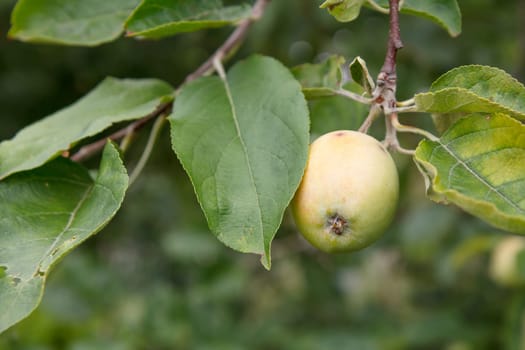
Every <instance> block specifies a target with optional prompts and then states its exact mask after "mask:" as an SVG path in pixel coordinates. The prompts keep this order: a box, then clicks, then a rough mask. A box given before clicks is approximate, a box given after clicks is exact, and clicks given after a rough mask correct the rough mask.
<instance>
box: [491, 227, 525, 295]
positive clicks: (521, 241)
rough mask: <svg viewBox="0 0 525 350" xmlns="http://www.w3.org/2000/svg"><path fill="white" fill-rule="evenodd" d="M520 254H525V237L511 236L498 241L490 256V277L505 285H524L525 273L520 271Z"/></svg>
mask: <svg viewBox="0 0 525 350" xmlns="http://www.w3.org/2000/svg"><path fill="white" fill-rule="evenodd" d="M520 254H525V238H523V237H515V236H510V237H505V238H504V239H502V240H501V241H500V242H498V244H497V245H496V247H495V248H494V250H493V251H492V255H491V258H490V267H489V274H490V277H491V278H492V279H493V280H494V281H496V282H497V283H498V284H500V285H502V286H505V287H518V286H524V285H525V274H524V273H523V272H522V271H520V264H519V261H518V258H519V256H520Z"/></svg>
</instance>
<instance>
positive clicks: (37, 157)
mask: <svg viewBox="0 0 525 350" xmlns="http://www.w3.org/2000/svg"><path fill="white" fill-rule="evenodd" d="M171 94H172V88H171V87H170V86H169V85H168V84H166V83H164V82H161V81H159V80H151V79H146V80H119V79H114V78H107V79H106V80H104V81H103V82H102V83H101V84H100V85H98V86H97V87H96V88H95V89H94V90H93V91H91V92H90V93H89V94H88V95H86V96H85V97H84V98H82V99H81V100H79V101H78V102H76V103H75V104H73V105H71V106H69V107H67V108H65V109H63V110H61V111H59V112H57V113H55V114H53V115H50V116H48V117H46V118H44V119H42V120H40V121H39V122H37V123H34V124H32V125H30V126H28V127H26V128H25V129H23V130H21V131H20V132H19V133H18V134H17V135H16V136H15V137H14V138H13V139H11V140H8V141H4V142H2V143H0V179H3V178H5V177H7V176H9V175H10V174H13V173H15V172H18V171H23V170H29V169H33V168H36V167H39V166H40V165H42V164H44V163H45V162H47V161H48V160H50V159H52V158H54V157H56V156H58V155H59V154H60V153H61V152H63V151H65V150H68V149H70V148H71V147H72V146H73V145H75V143H77V142H78V141H80V140H82V139H84V138H86V137H89V136H93V135H96V134H98V133H100V132H101V131H103V130H104V129H106V128H108V127H110V126H111V125H112V124H113V123H117V122H121V121H126V120H133V119H138V118H141V117H143V116H145V115H147V114H148V113H151V112H152V111H154V110H155V108H156V107H157V106H158V105H159V103H161V102H162V101H164V100H169V99H170V98H172V97H171Z"/></svg>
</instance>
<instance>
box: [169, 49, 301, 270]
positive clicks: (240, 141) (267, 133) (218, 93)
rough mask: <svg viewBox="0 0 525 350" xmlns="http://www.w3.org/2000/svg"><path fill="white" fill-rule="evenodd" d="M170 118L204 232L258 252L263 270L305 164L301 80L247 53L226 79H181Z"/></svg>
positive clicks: (262, 58) (175, 148)
mask: <svg viewBox="0 0 525 350" xmlns="http://www.w3.org/2000/svg"><path fill="white" fill-rule="evenodd" d="M170 122H171V135H172V142H173V148H174V150H175V152H176V153H177V155H178V157H179V159H180V160H181V162H182V164H183V166H184V168H185V169H186V171H187V173H188V174H189V176H190V178H191V180H192V183H193V186H194V188H195V192H196V194H197V197H198V199H199V202H200V204H201V206H202V209H203V211H204V213H205V215H206V218H207V220H208V224H209V226H210V228H211V230H212V231H213V232H214V233H215V235H216V236H217V237H218V238H219V239H220V240H221V241H222V242H223V243H225V244H226V245H228V246H230V247H232V248H234V249H236V250H239V251H242V252H252V253H257V254H262V255H263V258H262V262H263V264H264V265H265V266H266V267H267V268H269V267H270V245H271V241H272V239H273V237H274V235H275V232H276V231H277V229H278V227H279V225H280V222H281V220H282V217H283V213H284V210H285V209H286V207H287V206H288V204H289V202H290V200H291V198H292V196H293V194H294V192H295V191H296V189H297V187H298V185H299V182H300V180H301V176H302V174H303V171H304V167H305V165H306V158H307V151H308V109H307V106H306V101H305V99H304V96H303V95H302V93H301V86H300V85H299V84H298V83H297V81H296V80H295V79H294V78H293V76H292V75H291V74H290V72H289V71H288V70H287V69H286V68H285V67H284V66H283V65H282V64H280V63H279V62H277V61H275V60H273V59H271V58H267V57H260V56H254V57H252V58H250V59H248V60H246V61H244V62H242V63H239V64H237V65H236V66H235V67H233V68H232V69H231V70H230V72H229V73H228V75H227V77H226V78H225V80H222V79H220V78H218V77H207V78H202V79H199V80H197V81H195V82H193V83H190V84H189V85H187V86H186V87H185V88H184V89H183V90H182V91H181V93H180V95H178V97H177V100H176V102H175V105H174V114H173V115H172V116H171V117H170Z"/></svg>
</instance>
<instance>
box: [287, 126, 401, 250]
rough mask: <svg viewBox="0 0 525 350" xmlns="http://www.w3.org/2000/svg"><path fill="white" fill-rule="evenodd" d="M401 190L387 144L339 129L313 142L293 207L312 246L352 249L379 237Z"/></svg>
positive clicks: (358, 133) (387, 223)
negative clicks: (386, 147)
mask: <svg viewBox="0 0 525 350" xmlns="http://www.w3.org/2000/svg"><path fill="white" fill-rule="evenodd" d="M398 195H399V179H398V175H397V169H396V165H395V163H394V161H393V159H392V157H391V156H390V154H389V153H388V151H387V150H386V149H385V148H384V146H383V145H382V144H381V143H380V142H378V141H377V140H376V139H375V138H373V137H371V136H369V135H366V134H363V133H360V132H356V131H349V130H340V131H333V132H331V133H328V134H325V135H323V136H321V137H319V138H318V139H317V140H315V141H314V142H313V143H312V144H311V146H310V153H309V156H308V163H307V166H306V170H305V173H304V176H303V179H302V182H301V184H300V186H299V189H298V190H297V192H296V194H295V197H294V199H293V200H292V203H291V209H292V214H293V216H294V220H295V223H296V225H297V227H298V229H299V231H300V232H301V233H302V235H303V236H304V238H306V240H308V241H309V242H310V243H311V244H312V245H313V246H315V247H317V248H319V249H320V250H322V251H325V252H330V253H332V252H348V251H354V250H358V249H362V248H364V247H366V246H368V245H370V244H371V243H373V242H374V241H376V240H377V239H379V237H380V236H381V235H382V234H383V232H384V231H385V230H386V228H387V227H388V225H389V224H390V222H391V220H392V218H393V216H394V212H395V209H396V206H397V200H398Z"/></svg>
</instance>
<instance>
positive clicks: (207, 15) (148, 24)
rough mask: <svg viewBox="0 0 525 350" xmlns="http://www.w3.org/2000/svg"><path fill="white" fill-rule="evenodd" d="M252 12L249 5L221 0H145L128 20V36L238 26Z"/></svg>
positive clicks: (152, 36)
mask: <svg viewBox="0 0 525 350" xmlns="http://www.w3.org/2000/svg"><path fill="white" fill-rule="evenodd" d="M250 15H251V7H250V6H249V5H248V4H244V5H236V6H226V7H225V6H224V5H223V4H222V1H221V0H176V1H173V0H144V1H142V3H141V4H140V6H139V7H137V9H136V11H135V12H134V13H133V14H132V15H131V17H130V18H129V20H128V22H127V25H126V26H127V35H128V36H141V37H145V38H162V37H165V36H170V35H175V34H178V33H183V32H193V31H197V30H201V29H206V28H218V27H223V26H227V25H234V24H236V23H239V22H240V21H242V20H244V19H246V18H248V17H249V16H250Z"/></svg>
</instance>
